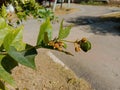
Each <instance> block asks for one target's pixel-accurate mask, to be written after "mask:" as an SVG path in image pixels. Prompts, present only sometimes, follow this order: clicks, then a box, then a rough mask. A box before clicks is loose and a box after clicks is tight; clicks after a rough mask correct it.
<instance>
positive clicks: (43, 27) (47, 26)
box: [37, 18, 52, 45]
mask: <svg viewBox="0 0 120 90" xmlns="http://www.w3.org/2000/svg"><path fill="white" fill-rule="evenodd" d="M46 32H47V34H48V35H47V36H48V39H49V41H50V40H51V39H52V25H51V23H50V19H49V18H47V19H46V20H45V22H44V23H43V24H42V25H41V27H40V31H39V35H38V38H37V45H41V43H42V42H43V41H45V40H44V39H45V34H46Z"/></svg>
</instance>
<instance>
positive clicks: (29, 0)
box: [0, 0, 55, 24]
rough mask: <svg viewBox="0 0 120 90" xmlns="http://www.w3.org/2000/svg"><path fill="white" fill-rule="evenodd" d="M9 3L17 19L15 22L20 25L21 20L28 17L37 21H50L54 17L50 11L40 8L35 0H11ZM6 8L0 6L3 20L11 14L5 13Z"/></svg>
mask: <svg viewBox="0 0 120 90" xmlns="http://www.w3.org/2000/svg"><path fill="white" fill-rule="evenodd" d="M9 3H12V4H13V6H14V8H15V13H16V15H17V18H19V19H18V20H17V21H16V23H17V24H20V23H21V22H22V21H23V20H26V19H27V17H28V16H33V17H34V18H37V19H41V18H42V19H46V18H48V17H49V18H50V20H53V19H55V16H54V14H53V12H52V11H51V10H49V9H46V8H44V7H42V6H40V5H39V4H38V3H37V2H36V1H35V0H14V1H12V0H11V2H9ZM8 5H9V4H8ZM6 8H7V6H5V5H3V6H2V9H1V10H0V11H1V12H0V15H1V16H2V17H4V18H9V17H10V16H11V15H12V14H13V13H11V12H6ZM8 9H9V8H8Z"/></svg>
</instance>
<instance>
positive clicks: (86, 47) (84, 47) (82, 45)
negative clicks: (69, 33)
mask: <svg viewBox="0 0 120 90" xmlns="http://www.w3.org/2000/svg"><path fill="white" fill-rule="evenodd" d="M80 48H81V49H82V50H83V51H84V52H87V51H88V50H90V49H91V43H90V42H89V41H86V42H81V43H80Z"/></svg>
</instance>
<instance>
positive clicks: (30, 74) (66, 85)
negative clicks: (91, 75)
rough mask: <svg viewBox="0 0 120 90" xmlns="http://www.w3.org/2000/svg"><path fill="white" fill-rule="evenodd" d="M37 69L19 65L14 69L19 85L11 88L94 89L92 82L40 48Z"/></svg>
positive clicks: (21, 89)
mask: <svg viewBox="0 0 120 90" xmlns="http://www.w3.org/2000/svg"><path fill="white" fill-rule="evenodd" d="M38 53H39V54H38V55H37V57H36V59H35V62H36V67H37V69H36V70H32V69H30V68H27V67H25V66H22V65H19V66H18V67H16V68H15V69H14V70H13V71H12V76H13V77H14V79H15V81H16V84H17V87H16V88H12V87H9V90H92V88H91V86H90V84H89V83H88V82H86V81H85V80H84V79H82V78H77V76H76V75H75V74H74V73H73V72H72V71H71V70H69V69H66V68H65V67H63V66H61V65H60V64H58V63H55V62H53V60H52V59H51V58H50V57H48V56H47V51H46V50H44V49H39V50H38Z"/></svg>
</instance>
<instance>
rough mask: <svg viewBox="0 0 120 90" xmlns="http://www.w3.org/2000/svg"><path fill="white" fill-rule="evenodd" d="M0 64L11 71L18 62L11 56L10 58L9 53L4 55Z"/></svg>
mask: <svg viewBox="0 0 120 90" xmlns="http://www.w3.org/2000/svg"><path fill="white" fill-rule="evenodd" d="M1 65H2V66H3V68H4V69H5V70H6V71H7V72H8V73H11V70H12V69H13V68H15V67H16V66H18V62H17V61H15V60H14V59H13V58H11V57H10V56H9V55H6V56H5V57H4V58H3V59H2V61H1Z"/></svg>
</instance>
